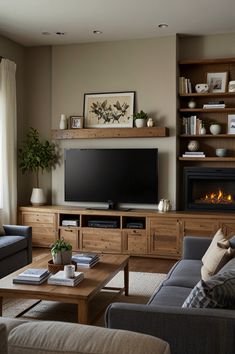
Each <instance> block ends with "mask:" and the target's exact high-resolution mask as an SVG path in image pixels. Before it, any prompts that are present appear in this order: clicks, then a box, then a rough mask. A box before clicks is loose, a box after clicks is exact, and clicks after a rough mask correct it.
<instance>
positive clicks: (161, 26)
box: [158, 23, 168, 28]
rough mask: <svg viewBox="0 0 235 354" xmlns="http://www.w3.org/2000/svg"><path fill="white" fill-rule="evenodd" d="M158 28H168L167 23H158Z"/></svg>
mask: <svg viewBox="0 0 235 354" xmlns="http://www.w3.org/2000/svg"><path fill="white" fill-rule="evenodd" d="M158 27H159V28H167V27H168V24H167V23H160V24H159V25H158Z"/></svg>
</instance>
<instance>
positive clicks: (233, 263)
mask: <svg viewBox="0 0 235 354" xmlns="http://www.w3.org/2000/svg"><path fill="white" fill-rule="evenodd" d="M230 270H235V258H234V257H233V258H232V259H230V261H228V262H227V263H226V264H225V265H224V266H223V268H221V269H220V270H219V272H218V274H223V273H225V272H228V271H230Z"/></svg>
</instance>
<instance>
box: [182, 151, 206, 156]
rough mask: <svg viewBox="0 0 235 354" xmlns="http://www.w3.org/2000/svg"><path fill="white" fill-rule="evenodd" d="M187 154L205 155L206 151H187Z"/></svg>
mask: <svg viewBox="0 0 235 354" xmlns="http://www.w3.org/2000/svg"><path fill="white" fill-rule="evenodd" d="M184 154H185V155H189V156H190V155H205V153H204V151H185V153H184Z"/></svg>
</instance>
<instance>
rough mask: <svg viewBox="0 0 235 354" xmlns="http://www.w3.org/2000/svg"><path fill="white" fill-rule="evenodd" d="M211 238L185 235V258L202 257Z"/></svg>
mask: <svg viewBox="0 0 235 354" xmlns="http://www.w3.org/2000/svg"><path fill="white" fill-rule="evenodd" d="M211 240H212V239H211V238H210V237H195V236H185V237H184V239H183V259H198V260H200V259H202V257H203V255H204V254H205V252H206V250H207V248H208V247H209V245H210V243H211Z"/></svg>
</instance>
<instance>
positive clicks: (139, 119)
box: [133, 110, 148, 128]
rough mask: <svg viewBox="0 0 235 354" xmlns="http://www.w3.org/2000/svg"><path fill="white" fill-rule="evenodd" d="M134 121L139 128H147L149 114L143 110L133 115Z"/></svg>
mask: <svg viewBox="0 0 235 354" xmlns="http://www.w3.org/2000/svg"><path fill="white" fill-rule="evenodd" d="M133 119H134V122H135V126H136V127H137V128H143V127H146V122H147V119H148V114H147V113H145V112H144V111H142V110H141V111H140V112H138V113H135V114H133Z"/></svg>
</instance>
